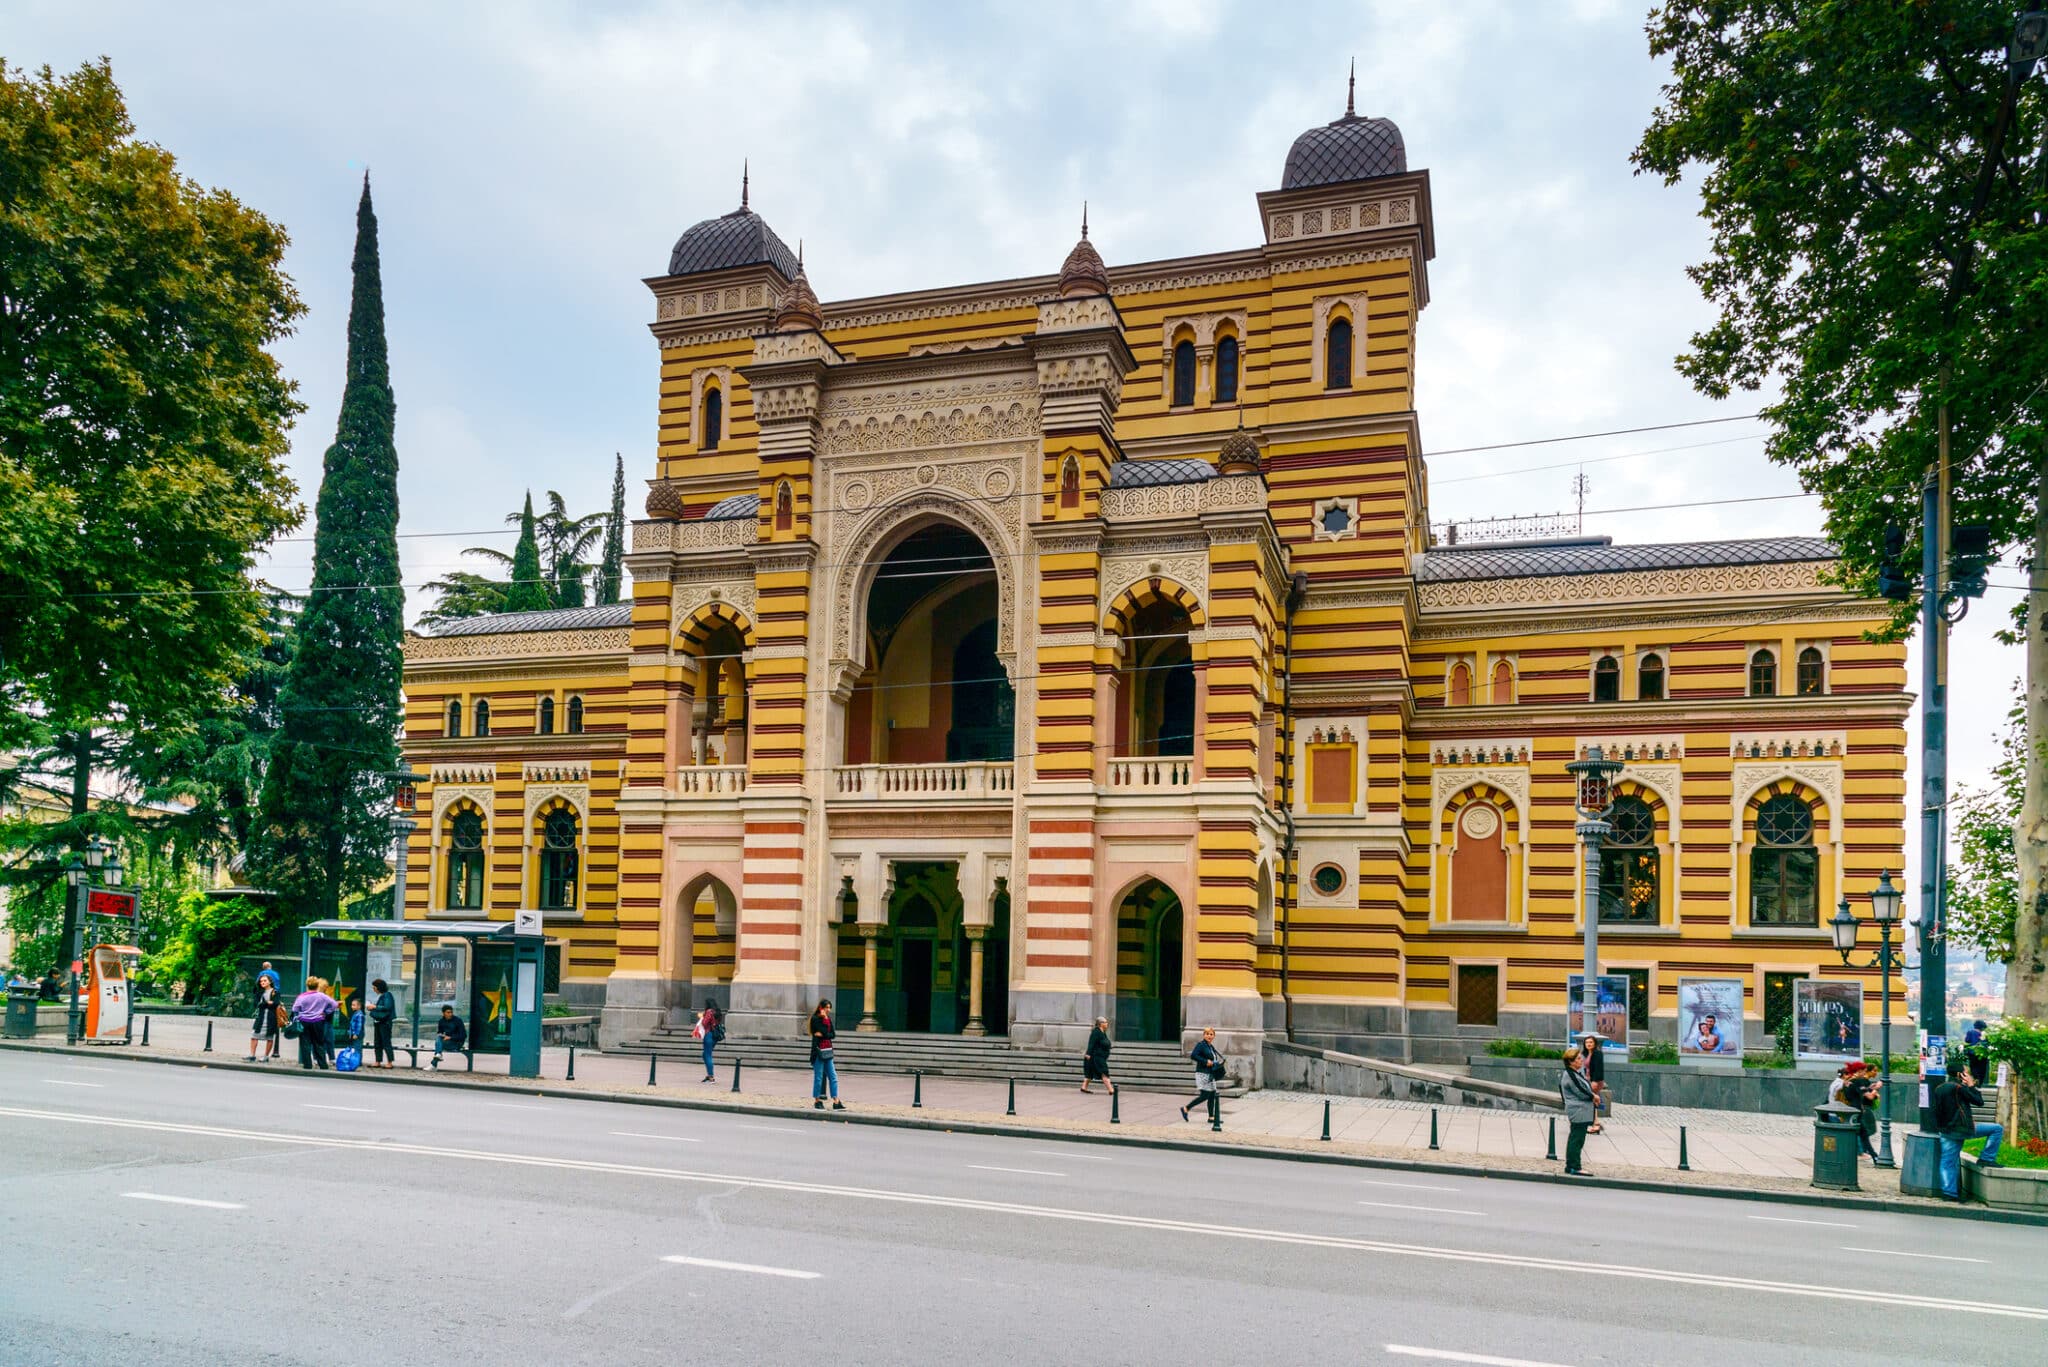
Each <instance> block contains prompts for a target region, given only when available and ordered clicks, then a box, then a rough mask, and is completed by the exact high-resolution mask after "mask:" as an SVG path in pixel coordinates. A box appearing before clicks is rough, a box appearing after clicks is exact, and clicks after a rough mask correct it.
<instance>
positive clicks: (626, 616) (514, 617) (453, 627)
mask: <svg viewBox="0 0 2048 1367" xmlns="http://www.w3.org/2000/svg"><path fill="white" fill-rule="evenodd" d="M632 624H633V605H632V604H631V603H602V604H599V605H598V606H597V607H593V608H542V609H541V610H540V611H538V612H494V613H491V614H490V615H488V616H485V617H464V618H462V619H461V620H460V621H455V622H445V623H443V624H442V625H441V626H440V627H438V628H436V629H435V630H433V631H423V632H421V633H420V635H422V636H503V635H508V634H510V633H512V632H519V631H577V630H581V629H584V628H589V627H626V626H631V625H632Z"/></svg>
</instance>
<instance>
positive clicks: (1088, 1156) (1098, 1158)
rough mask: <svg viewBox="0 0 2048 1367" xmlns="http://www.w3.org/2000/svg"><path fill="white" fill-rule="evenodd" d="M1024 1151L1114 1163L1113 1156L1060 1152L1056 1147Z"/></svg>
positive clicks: (1084, 1160)
mask: <svg viewBox="0 0 2048 1367" xmlns="http://www.w3.org/2000/svg"><path fill="white" fill-rule="evenodd" d="M1024 1152H1026V1153H1042V1154H1044V1155H1045V1156H1046V1157H1047V1158H1078V1159H1080V1160H1081V1161H1082V1162H1083V1163H1114V1162H1116V1160H1115V1159H1114V1158H1109V1157H1106V1156H1105V1155H1103V1154H1099V1153H1061V1152H1060V1151H1059V1150H1057V1149H1026V1150H1024Z"/></svg>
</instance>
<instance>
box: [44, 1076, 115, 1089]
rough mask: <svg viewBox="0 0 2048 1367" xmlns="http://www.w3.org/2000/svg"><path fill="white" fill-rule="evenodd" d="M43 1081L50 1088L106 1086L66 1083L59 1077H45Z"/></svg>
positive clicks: (102, 1083)
mask: <svg viewBox="0 0 2048 1367" xmlns="http://www.w3.org/2000/svg"><path fill="white" fill-rule="evenodd" d="M43 1081H45V1082H47V1083H49V1084H50V1085H51V1086H52V1087H104V1086H106V1084H105V1083H104V1082H67V1081H66V1080H65V1079H63V1078H61V1077H46V1078H44V1079H43Z"/></svg>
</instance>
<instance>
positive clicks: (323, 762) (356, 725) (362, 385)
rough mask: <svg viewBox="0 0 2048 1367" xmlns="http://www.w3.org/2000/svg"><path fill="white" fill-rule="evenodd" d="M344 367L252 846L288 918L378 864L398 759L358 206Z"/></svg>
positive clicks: (380, 434) (372, 336)
mask: <svg viewBox="0 0 2048 1367" xmlns="http://www.w3.org/2000/svg"><path fill="white" fill-rule="evenodd" d="M354 274H355V288H354V293H353V296H352V298H351V301H350V305H349V319H348V370H347V378H346V381H345V383H344V385H343V387H342V396H341V415H340V418H339V420H338V422H337V423H336V428H335V436H334V444H333V445H331V446H329V447H328V448H327V454H326V459H325V462H324V465H323V469H322V473H321V480H320V497H319V502H318V505H317V516H318V525H317V527H316V529H315V532H314V539H313V584H312V588H311V590H310V591H309V592H308V594H307V596H306V603H305V608H304V610H303V611H302V612H301V613H300V615H299V621H298V630H297V632H296V634H295V638H294V641H293V647H292V661H291V668H290V672H289V673H288V675H287V676H286V680H285V685H284V690H283V693H282V695H281V697H280V700H279V704H278V706H279V711H280V714H281V717H280V730H279V733H278V735H277V738H276V740H275V741H274V742H273V744H272V746H271V753H270V767H269V771H268V773H267V774H266V775H265V778H264V784H263V790H262V797H261V804H260V814H259V819H258V823H257V828H256V832H255V840H254V841H253V843H252V846H251V863H252V866H253V867H254V869H255V870H256V871H257V874H258V878H259V881H260V882H261V883H262V884H263V885H265V886H267V887H269V888H272V889H274V890H275V891H276V892H278V893H279V894H280V895H281V896H282V897H283V899H284V901H285V904H286V906H287V907H288V909H290V910H291V911H292V912H294V913H297V914H301V915H318V916H332V915H334V914H335V913H336V911H338V910H339V908H340V906H341V903H342V900H343V899H344V898H346V897H347V896H348V895H349V894H350V893H352V892H356V891H359V890H361V889H363V888H365V887H368V886H370V885H371V884H372V883H374V882H375V881H377V879H378V878H379V877H381V876H382V875H383V873H384V870H385V867H386V865H385V856H386V853H387V852H388V850H389V848H390V843H391V836H390V829H389V825H388V820H389V810H390V806H389V796H390V789H389V786H388V783H387V780H386V779H385V778H384V777H383V775H384V774H385V773H388V772H389V771H391V770H393V769H395V768H396V767H397V763H398V731H399V725H400V722H401V720H402V718H401V713H400V707H401V703H400V686H401V672H402V664H403V662H402V659H401V654H400V642H401V639H402V635H403V632H404V607H405V595H404V590H403V589H401V588H400V587H399V569H398V450H397V446H396V444H395V441H394V423H395V421H396V405H395V403H394V401H393V398H392V390H391V368H390V362H389V358H388V355H387V352H386V348H385V341H384V293H383V283H382V275H381V271H380V268H379V262H378V254H377V215H376V212H375V210H374V209H373V208H372V206H371V203H370V183H369V178H368V177H365V178H364V180H363V194H362V199H361V201H360V202H359V204H358V205H357V208H356V249H355V262H354Z"/></svg>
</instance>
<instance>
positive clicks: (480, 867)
mask: <svg viewBox="0 0 2048 1367" xmlns="http://www.w3.org/2000/svg"><path fill="white" fill-rule="evenodd" d="M483 904H484V818H483V813H481V812H479V811H477V810H476V809H475V808H473V807H465V808H463V809H462V810H460V811H458V812H456V813H455V815H453V816H452V817H450V818H449V819H448V890H447V895H446V897H445V899H444V901H443V905H445V906H446V907H447V908H448V910H450V911H476V910H478V909H479V908H481V907H482V906H483Z"/></svg>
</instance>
